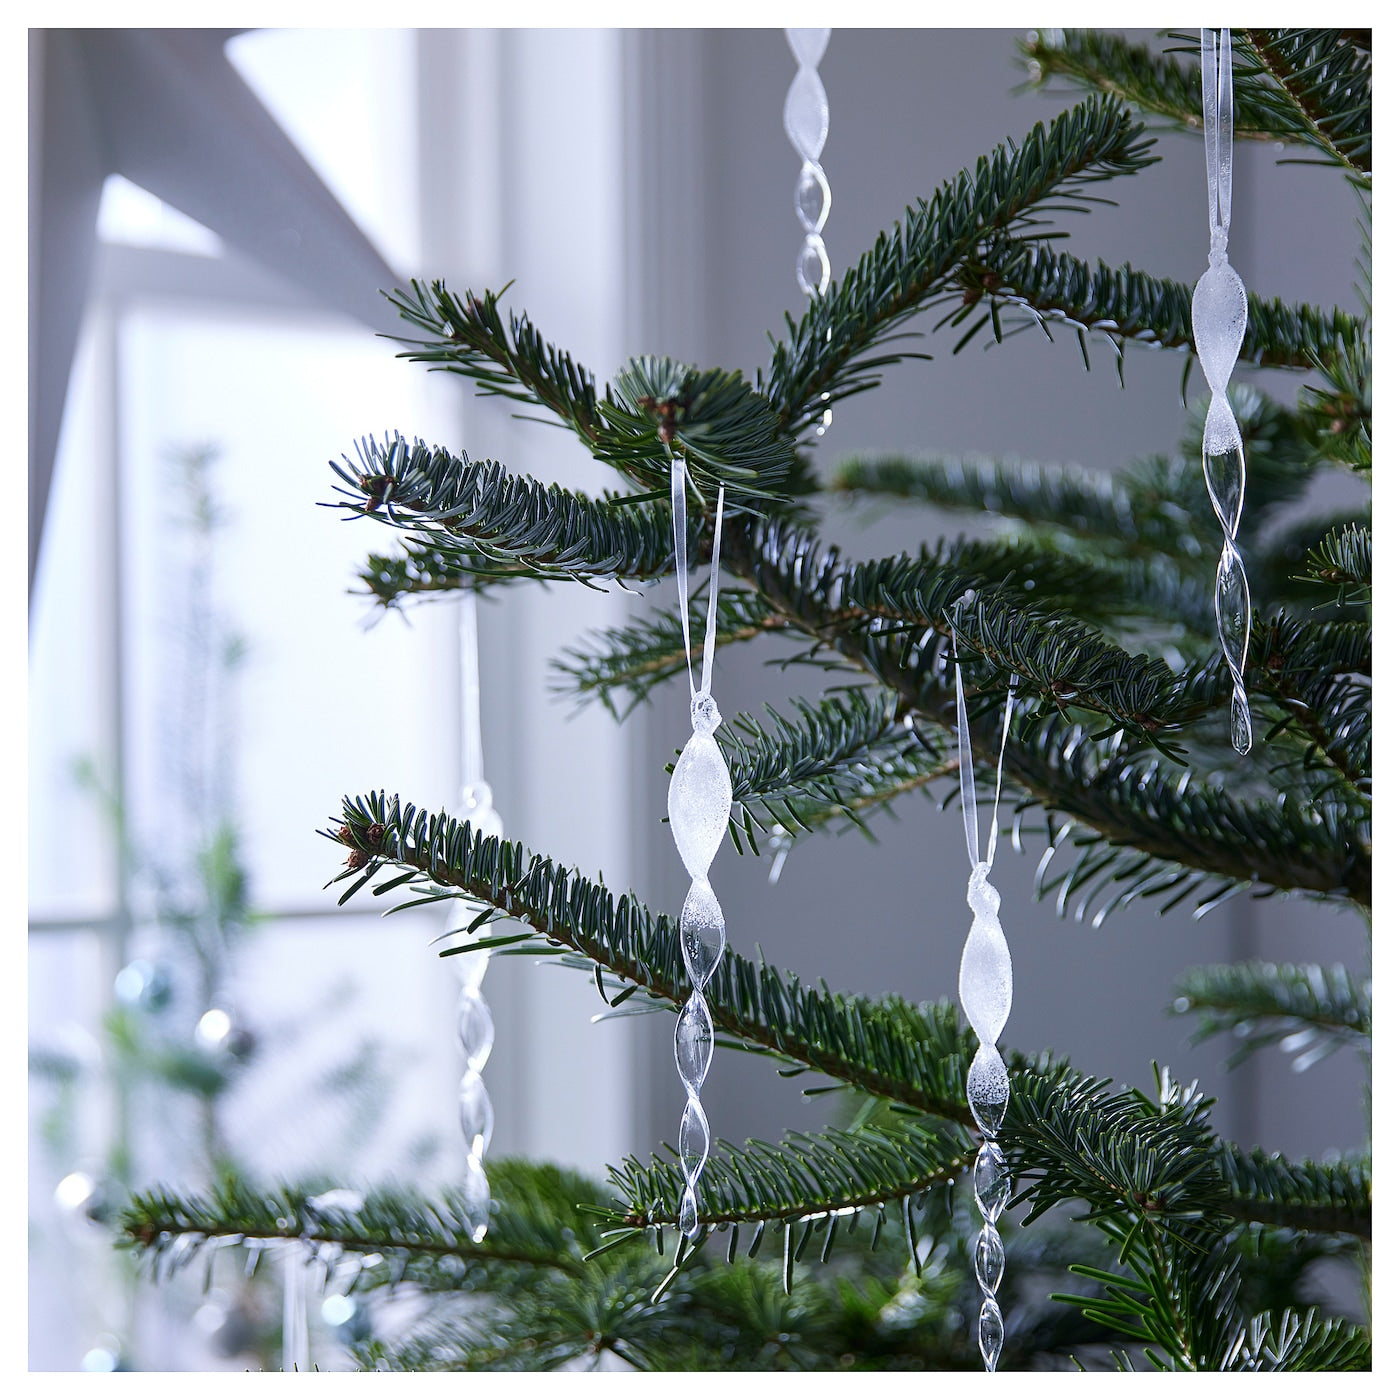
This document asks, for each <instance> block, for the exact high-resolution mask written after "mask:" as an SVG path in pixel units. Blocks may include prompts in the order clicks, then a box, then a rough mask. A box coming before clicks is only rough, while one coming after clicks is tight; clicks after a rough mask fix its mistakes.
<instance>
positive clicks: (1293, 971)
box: [1171, 962, 1371, 1070]
mask: <svg viewBox="0 0 1400 1400" xmlns="http://www.w3.org/2000/svg"><path fill="white" fill-rule="evenodd" d="M1174 992H1175V1000H1174V1001H1173V1002H1172V1006H1171V1009H1172V1010H1173V1011H1174V1012H1176V1013H1177V1014H1178V1015H1183V1016H1185V1015H1192V1014H1194V1015H1195V1016H1196V1017H1197V1022H1198V1024H1197V1027H1196V1030H1195V1031H1194V1033H1193V1034H1192V1041H1193V1042H1200V1041H1203V1040H1208V1039H1209V1038H1210V1037H1211V1036H1214V1035H1221V1034H1225V1033H1231V1034H1233V1036H1234V1037H1235V1039H1236V1040H1239V1041H1240V1044H1239V1045H1238V1046H1237V1048H1235V1049H1233V1050H1232V1051H1231V1052H1230V1056H1229V1058H1228V1059H1227V1061H1226V1064H1227V1065H1228V1066H1230V1067H1231V1068H1233V1067H1234V1066H1235V1065H1238V1064H1240V1063H1242V1062H1243V1061H1244V1060H1246V1059H1248V1058H1249V1056H1250V1055H1252V1054H1253V1053H1254V1052H1255V1051H1256V1050H1260V1049H1263V1048H1264V1047H1265V1046H1266V1045H1281V1048H1282V1049H1284V1050H1285V1051H1286V1052H1287V1053H1288V1054H1290V1055H1292V1056H1294V1060H1293V1065H1294V1068H1295V1069H1298V1070H1302V1069H1306V1068H1308V1067H1309V1066H1311V1065H1313V1064H1316V1063H1317V1062H1318V1061H1319V1060H1322V1059H1325V1058H1326V1057H1327V1056H1328V1055H1330V1054H1332V1053H1333V1052H1334V1051H1336V1050H1340V1049H1342V1048H1343V1047H1356V1048H1362V1049H1365V1048H1366V1047H1368V1046H1369V1043H1370V1037H1371V992H1370V983H1369V982H1366V983H1365V984H1362V983H1360V982H1358V981H1357V980H1356V979H1355V978H1353V977H1352V975H1351V974H1350V973H1349V972H1348V971H1347V970H1346V968H1344V967H1342V966H1341V965H1340V964H1337V965H1335V966H1333V967H1330V968H1324V967H1320V966H1318V965H1317V964H1316V963H1309V964H1305V965H1303V966H1294V965H1293V964H1292V963H1282V964H1280V963H1268V962H1251V963H1229V964H1226V965H1224V966H1221V967H1198V968H1192V969H1191V970H1190V971H1189V972H1188V973H1187V974H1186V975H1185V976H1184V977H1182V978H1181V979H1180V980H1179V981H1178V982H1177V985H1176V987H1175V988H1174Z"/></svg>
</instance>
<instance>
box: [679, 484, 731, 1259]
mask: <svg viewBox="0 0 1400 1400" xmlns="http://www.w3.org/2000/svg"><path fill="white" fill-rule="evenodd" d="M685 488H686V472H685V462H684V460H683V459H682V458H680V457H672V459H671V524H672V529H673V531H674V535H675V543H676V582H677V585H678V587H679V590H680V603H681V634H682V636H683V638H684V641H685V659H686V673H687V675H688V676H689V678H690V723H691V728H692V730H693V732H692V734H691V736H690V738H689V740H688V741H687V742H686V746H685V748H684V749H682V750H681V756H680V758H679V759H677V760H676V766H675V768H674V769H673V770H672V773H671V786H670V789H669V790H668V792H667V794H666V810H667V813H668V815H669V816H670V819H671V835H672V837H673V838H674V840H675V843H676V849H677V850H678V851H679V852H680V857H681V860H682V861H683V862H684V863H685V868H686V870H687V871H688V872H689V874H690V879H691V884H690V892H689V893H688V894H687V895H686V897H685V904H684V906H683V907H682V909H681V956H682V958H683V959H684V961H685V969H686V972H687V973H689V975H690V984H691V988H692V991H691V993H690V997H689V998H688V1000H687V1001H686V1004H685V1006H684V1007H682V1008H681V1014H680V1018H679V1020H678V1021H677V1022H676V1069H677V1071H678V1072H679V1074H680V1077H681V1082H682V1083H683V1084H684V1085H685V1092H686V1104H685V1112H684V1113H683V1114H682V1116H681V1129H680V1158H681V1170H682V1171H683V1172H684V1174H685V1186H684V1188H683V1190H682V1192H681V1200H680V1208H679V1211H678V1215H677V1220H678V1224H679V1226H680V1229H681V1231H682V1232H683V1233H684V1234H685V1235H687V1236H688V1237H689V1238H690V1239H692V1240H693V1239H696V1238H697V1237H698V1236H699V1234H700V1215H699V1211H700V1206H699V1198H698V1196H697V1194H696V1187H697V1184H698V1182H699V1180H700V1173H701V1171H702V1170H703V1169H704V1166H705V1161H706V1159H707V1158H708V1157H709V1155H710V1124H709V1120H708V1119H707V1118H706V1117H705V1110H704V1109H703V1108H702V1107H701V1105H700V1086H701V1085H702V1084H703V1083H704V1082H705V1076H706V1075H707V1074H708V1073H709V1070H710V1059H711V1057H712V1055H713V1054H714V1047H715V1027H714V1021H713V1020H712V1019H711V1017H710V1008H709V1006H708V1005H707V1004H706V1002H705V983H706V982H708V981H709V980H710V977H711V976H712V975H713V973H714V970H715V968H716V967H718V966H719V960H720V957H721V955H722V954H723V953H724V941H725V939H724V911H723V910H722V909H721V908H720V906H719V900H718V899H717V898H716V897H715V892H714V890H713V889H712V888H711V886H710V881H709V872H710V863H711V862H712V861H713V860H714V858H715V853H716V852H717V851H718V850H719V846H720V842H721V841H723V840H724V833H725V830H726V829H727V827H728V825H729V808H730V804H731V803H732V801H733V797H734V789H733V787H732V785H731V783H730V781H729V768H728V765H727V764H726V763H725V761H724V755H723V754H722V753H721V752H720V747H719V745H718V744H717V743H716V742H715V730H716V729H718V728H719V724H720V713H719V708H718V706H717V705H716V704H715V702H714V698H713V696H711V694H710V677H711V673H712V671H713V669H714V656H715V609H716V606H717V604H718V601H719V546H720V533H721V530H722V527H723V524H724V488H723V487H722V486H721V487H720V490H719V498H718V500H717V501H716V503H715V539H714V546H713V554H712V558H711V561H710V598H709V610H708V615H707V618H706V623H705V646H704V653H703V655H704V660H703V662H702V664H701V670H700V685H699V687H698V688H697V687H696V684H695V670H694V668H693V667H692V666H691V664H690V604H689V599H688V597H687V593H686V575H687V573H688V572H689V567H688V563H687V559H686V528H685Z"/></svg>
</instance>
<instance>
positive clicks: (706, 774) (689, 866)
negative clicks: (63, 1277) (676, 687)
mask: <svg viewBox="0 0 1400 1400" xmlns="http://www.w3.org/2000/svg"><path fill="white" fill-rule="evenodd" d="M716 717H717V716H716ZM733 801H734V788H733V786H732V785H731V783H730V780H729V769H728V767H727V766H726V765H725V762H724V755H723V754H722V753H721V752H720V751H719V745H718V744H717V743H715V741H714V737H713V733H704V732H702V731H701V730H700V729H699V728H698V727H697V729H696V730H695V732H694V734H692V735H691V736H690V739H689V740H688V741H687V743H686V746H685V748H684V749H682V750H681V756H680V758H678V759H677V760H676V766H675V769H674V771H673V772H672V774H671V786H670V789H669V790H668V792H667V794H666V811H667V813H668V814H669V816H670V818H671V836H672V838H673V839H674V841H675V843H676V849H677V850H678V851H679V852H680V855H681V860H682V861H684V862H685V868H686V870H687V871H688V872H689V874H690V876H691V878H692V879H695V880H698V879H702V878H703V877H704V875H705V872H706V871H707V870H709V868H710V862H711V861H713V860H714V858H715V853H716V852H717V851H718V850H719V847H720V842H721V841H723V840H724V834H725V832H726V831H727V830H728V829H729V808H730V805H731V803H732V802H733Z"/></svg>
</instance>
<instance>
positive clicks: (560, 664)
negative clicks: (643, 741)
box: [551, 588, 788, 720]
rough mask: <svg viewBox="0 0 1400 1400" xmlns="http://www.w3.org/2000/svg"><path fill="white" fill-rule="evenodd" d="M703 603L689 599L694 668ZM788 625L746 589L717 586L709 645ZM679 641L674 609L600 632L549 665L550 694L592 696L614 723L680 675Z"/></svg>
mask: <svg viewBox="0 0 1400 1400" xmlns="http://www.w3.org/2000/svg"><path fill="white" fill-rule="evenodd" d="M705 605H706V600H705V598H704V597H702V595H701V594H700V593H699V592H697V593H696V594H695V596H694V597H692V598H691V600H690V635H691V648H690V655H691V661H692V663H693V664H695V665H698V664H699V663H700V660H701V653H702V651H703V649H704V640H705ZM787 627H788V624H787V622H786V620H785V619H783V618H782V617H779V616H776V615H775V614H774V613H773V611H772V610H771V609H770V608H769V607H768V606H767V605H766V604H765V603H764V601H763V600H762V599H761V598H760V597H759V596H758V594H756V593H755V592H753V590H752V589H748V588H722V589H720V591H719V598H718V603H717V606H716V610H715V645H716V647H722V646H728V645H729V644H730V643H731V642H746V641H749V640H751V639H752V638H754V637H758V636H763V635H765V634H768V633H775V634H782V633H783V632H785V631H786V630H787ZM685 660H686V657H685V641H684V636H683V634H682V632H681V620H680V617H679V615H678V614H677V613H676V611H675V610H674V609H670V610H667V611H665V612H658V613H655V614H653V615H651V616H649V617H646V618H644V619H643V620H642V621H640V622H632V623H627V624H625V625H623V626H621V627H609V628H603V629H600V630H598V631H596V632H593V633H591V634H590V635H589V636H588V638H587V639H586V641H585V643H584V644H583V645H582V646H579V647H573V648H570V649H569V650H567V651H566V652H565V653H564V655H563V657H562V658H559V659H556V660H555V661H553V662H552V663H551V665H552V668H553V669H554V671H555V672H556V673H557V674H558V677H559V680H558V684H557V686H556V690H557V691H558V692H559V693H560V694H565V695H569V696H572V697H574V698H576V699H578V700H579V701H580V702H582V701H586V700H588V699H591V698H594V697H596V698H597V699H598V700H599V701H601V702H602V704H603V706H604V708H605V709H606V710H607V711H608V713H609V714H611V715H612V716H613V717H614V718H615V719H619V720H621V719H624V718H625V717H626V716H627V715H628V714H629V713H630V712H631V711H632V709H633V708H634V707H635V706H636V705H638V704H640V703H641V702H642V701H643V700H645V699H646V698H647V696H648V695H650V693H651V691H652V688H653V687H654V686H656V685H659V684H661V682H663V681H667V680H669V679H670V678H671V677H672V676H678V675H682V674H684V672H685V669H686V665H685Z"/></svg>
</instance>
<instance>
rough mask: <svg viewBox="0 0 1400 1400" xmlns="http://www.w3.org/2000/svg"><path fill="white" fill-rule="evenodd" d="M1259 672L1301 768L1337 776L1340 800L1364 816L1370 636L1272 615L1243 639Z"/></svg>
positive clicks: (1358, 626) (1361, 627)
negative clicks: (1295, 740)
mask: <svg viewBox="0 0 1400 1400" xmlns="http://www.w3.org/2000/svg"><path fill="white" fill-rule="evenodd" d="M1250 651H1251V654H1252V655H1253V656H1255V657H1256V658H1258V661H1259V663H1261V664H1259V665H1258V666H1257V668H1256V669H1254V670H1253V671H1252V672H1251V674H1252V675H1255V676H1256V677H1257V681H1258V684H1259V687H1260V689H1261V690H1262V691H1263V692H1264V693H1265V694H1267V695H1269V696H1270V697H1271V698H1272V699H1273V700H1274V701H1275V702H1276V703H1277V704H1278V705H1279V707H1280V708H1281V709H1282V711H1283V714H1284V718H1283V719H1281V720H1279V721H1278V722H1277V723H1276V725H1275V727H1274V731H1273V733H1275V734H1277V733H1280V732H1282V731H1283V730H1284V729H1285V728H1287V729H1289V730H1291V731H1293V732H1294V733H1295V734H1297V735H1299V736H1300V737H1301V739H1302V741H1303V743H1304V744H1305V746H1306V747H1305V749H1304V753H1303V757H1302V762H1303V765H1304V767H1309V766H1322V767H1326V768H1327V769H1329V770H1330V771H1331V772H1333V773H1334V774H1336V775H1337V779H1338V783H1339V785H1340V786H1341V789H1342V793H1343V795H1344V796H1345V797H1346V798H1347V799H1349V800H1350V802H1351V803H1352V804H1353V805H1354V807H1355V808H1356V809H1357V810H1359V811H1360V812H1362V813H1364V814H1369V811H1370V788H1371V680H1370V675H1371V629H1370V627H1369V626H1368V625H1367V624H1366V623H1363V622H1308V623H1299V622H1295V621H1293V620H1292V619H1291V618H1289V617H1287V616H1286V615H1284V614H1282V613H1281V614H1279V615H1278V616H1277V617H1276V618H1273V619H1271V620H1270V621H1269V622H1268V623H1267V624H1265V625H1264V626H1262V627H1261V628H1260V629H1259V634H1258V637H1257V640H1256V639H1254V638H1251V646H1250Z"/></svg>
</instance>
